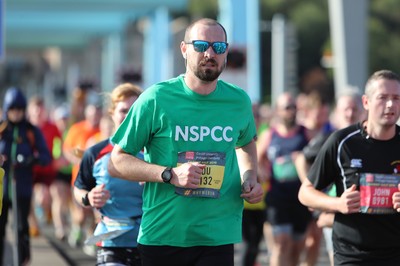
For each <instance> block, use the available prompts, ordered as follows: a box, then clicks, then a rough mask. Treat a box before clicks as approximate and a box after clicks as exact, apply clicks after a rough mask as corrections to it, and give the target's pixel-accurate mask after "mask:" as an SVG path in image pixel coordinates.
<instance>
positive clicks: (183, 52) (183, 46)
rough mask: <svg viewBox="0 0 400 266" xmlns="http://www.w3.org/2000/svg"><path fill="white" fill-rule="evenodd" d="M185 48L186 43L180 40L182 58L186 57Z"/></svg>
mask: <svg viewBox="0 0 400 266" xmlns="http://www.w3.org/2000/svg"><path fill="white" fill-rule="evenodd" d="M186 49H187V46H186V43H185V42H184V41H182V42H181V53H182V56H183V58H185V59H186Z"/></svg>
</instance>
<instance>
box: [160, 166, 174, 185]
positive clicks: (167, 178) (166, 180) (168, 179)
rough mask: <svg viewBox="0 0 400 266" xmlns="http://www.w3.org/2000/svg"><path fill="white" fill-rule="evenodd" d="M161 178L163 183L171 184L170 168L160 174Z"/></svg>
mask: <svg viewBox="0 0 400 266" xmlns="http://www.w3.org/2000/svg"><path fill="white" fill-rule="evenodd" d="M161 178H162V180H163V181H164V183H171V179H172V168H171V167H167V168H165V170H164V171H163V172H162V174H161Z"/></svg>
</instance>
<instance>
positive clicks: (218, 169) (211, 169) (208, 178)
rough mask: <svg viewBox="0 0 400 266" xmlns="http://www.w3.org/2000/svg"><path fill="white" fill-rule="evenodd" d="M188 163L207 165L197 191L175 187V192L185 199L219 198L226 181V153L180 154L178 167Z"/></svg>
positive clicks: (188, 152) (189, 152)
mask: <svg viewBox="0 0 400 266" xmlns="http://www.w3.org/2000/svg"><path fill="white" fill-rule="evenodd" d="M187 162H198V163H201V164H205V165H206V167H205V168H204V169H203V173H202V174H201V180H200V186H199V188H197V189H190V188H179V187H175V192H176V193H177V194H179V195H182V196H184V197H202V198H219V194H220V189H221V186H222V183H223V181H224V172H225V153H223V152H196V151H187V152H180V153H178V164H177V165H178V166H179V165H182V164H184V163H187Z"/></svg>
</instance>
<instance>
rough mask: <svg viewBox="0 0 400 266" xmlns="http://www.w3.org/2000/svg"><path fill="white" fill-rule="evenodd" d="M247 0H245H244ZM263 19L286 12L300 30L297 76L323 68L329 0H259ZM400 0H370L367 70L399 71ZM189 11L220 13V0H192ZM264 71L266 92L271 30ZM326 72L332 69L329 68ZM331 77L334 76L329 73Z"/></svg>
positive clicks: (263, 38) (264, 50) (264, 34)
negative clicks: (322, 59) (399, 13)
mask: <svg viewBox="0 0 400 266" xmlns="http://www.w3.org/2000/svg"><path fill="white" fill-rule="evenodd" d="M243 1H244V0H243ZM259 2H260V19H261V20H262V21H266V22H270V21H271V19H272V17H273V16H274V15H275V14H277V13H280V14H283V15H284V16H285V18H286V19H287V20H288V21H289V22H290V23H292V24H293V25H294V26H295V28H296V31H297V38H298V50H297V58H298V62H297V63H298V75H299V78H298V80H301V79H302V77H303V76H304V75H307V73H308V72H309V71H311V70H313V69H315V68H322V66H321V58H322V56H323V53H324V52H325V51H326V50H327V49H329V48H330V46H331V44H330V27H329V10H328V0H259ZM399 10H400V1H398V0H384V1H382V0H380V1H378V0H370V1H369V14H368V16H369V17H368V25H366V26H367V27H368V29H367V30H368V38H369V42H368V62H369V65H368V71H369V73H372V72H374V71H376V70H378V69H391V70H393V71H395V72H400V60H399V58H400V45H399V44H400V16H399V15H398V11H399ZM190 13H191V14H194V15H195V16H197V17H199V16H208V17H217V16H218V15H217V14H218V0H202V1H199V0H191V1H190ZM261 42H262V43H261V49H262V50H261V53H262V59H261V68H262V69H261V73H262V74H263V75H262V84H263V87H264V89H263V90H264V95H265V94H268V93H269V92H270V88H269V87H270V83H271V79H270V73H271V71H270V70H271V44H270V43H271V34H270V32H262V33H261ZM326 72H329V70H328V69H327V70H326ZM330 78H332V77H330Z"/></svg>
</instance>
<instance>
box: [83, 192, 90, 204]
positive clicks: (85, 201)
mask: <svg viewBox="0 0 400 266" xmlns="http://www.w3.org/2000/svg"><path fill="white" fill-rule="evenodd" d="M88 196H89V193H86V195H85V196H84V197H82V204H83V205H84V206H89V205H90V201H89V197H88Z"/></svg>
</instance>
